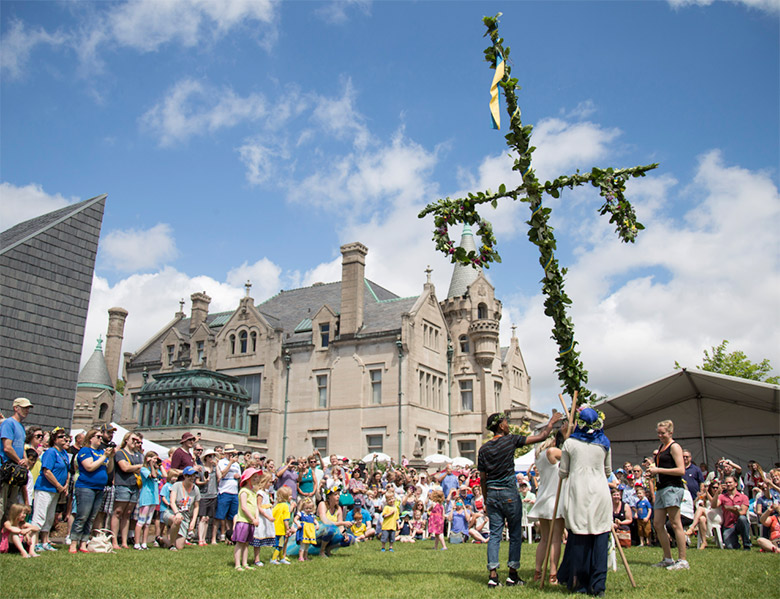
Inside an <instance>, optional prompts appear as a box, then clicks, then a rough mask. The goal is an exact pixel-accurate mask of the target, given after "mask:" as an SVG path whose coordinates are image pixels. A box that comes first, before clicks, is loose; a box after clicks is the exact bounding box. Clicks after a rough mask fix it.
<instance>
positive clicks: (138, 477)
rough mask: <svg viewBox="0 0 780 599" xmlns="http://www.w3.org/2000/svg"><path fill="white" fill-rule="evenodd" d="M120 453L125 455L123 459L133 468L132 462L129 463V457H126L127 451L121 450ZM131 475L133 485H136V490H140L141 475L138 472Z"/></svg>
mask: <svg viewBox="0 0 780 599" xmlns="http://www.w3.org/2000/svg"><path fill="white" fill-rule="evenodd" d="M122 453H123V454H125V459H126V460H127V463H128V464H130V465H131V466H134V465H135V464H133V462H131V461H130V456H129V455H127V451H125V450H124V449H123V450H122ZM133 474H134V475H135V484H136V485H138V488H139V489H140V488H141V485H142V484H143V480H142V479H141V475H140V474H139V473H138V472H133Z"/></svg>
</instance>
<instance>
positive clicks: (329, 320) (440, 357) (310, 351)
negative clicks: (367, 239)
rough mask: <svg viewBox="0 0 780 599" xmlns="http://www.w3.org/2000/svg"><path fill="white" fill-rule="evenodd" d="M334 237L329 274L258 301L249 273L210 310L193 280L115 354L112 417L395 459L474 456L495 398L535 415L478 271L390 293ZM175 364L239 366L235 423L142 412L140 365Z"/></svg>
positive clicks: (302, 449) (215, 438)
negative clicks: (138, 341) (233, 302)
mask: <svg viewBox="0 0 780 599" xmlns="http://www.w3.org/2000/svg"><path fill="white" fill-rule="evenodd" d="M467 235H468V236H469V237H470V235H471V234H470V232H467ZM465 238H466V234H464V240H465ZM341 250H342V256H343V261H342V280H341V281H340V282H336V283H327V284H323V283H317V284H315V285H312V286H311V287H305V288H301V289H293V290H289V291H282V292H280V293H279V294H278V295H276V296H274V297H272V298H270V299H268V300H266V301H265V302H262V303H260V304H256V303H255V300H254V299H253V298H252V297H251V296H250V293H249V292H250V285H249V284H247V293H246V297H244V298H242V299H241V301H240V302H239V305H238V307H237V309H236V310H235V311H231V312H225V313H218V314H209V313H208V305H209V302H210V298H209V297H208V295H206V293H205V292H203V293H195V294H193V295H192V297H191V300H192V316H191V318H185V315H184V313H183V311H181V310H180V311H179V312H178V313H177V314H176V315H175V317H174V319H173V320H172V321H171V322H170V323H168V324H167V325H166V326H165V327H163V329H162V330H161V331H160V332H159V333H158V334H157V335H155V336H154V337H152V338H151V339H150V340H149V341H148V342H147V343H146V344H144V346H143V347H141V348H140V349H139V350H138V351H136V352H135V353H133V354H125V378H126V381H127V385H126V392H125V399H124V403H123V414H122V421H121V424H123V426H128V427H139V418H141V424H140V427H139V430H142V431H143V432H144V435H145V436H146V437H147V438H149V439H150V440H153V441H157V442H170V441H173V440H175V439H178V438H179V436H180V435H181V433H182V432H184V431H185V430H193V431H197V432H201V434H202V436H203V439H204V442H205V443H207V444H214V443H224V442H232V443H234V444H236V445H237V446H241V447H247V448H254V449H257V450H259V451H261V452H264V453H266V454H268V455H269V456H271V457H273V458H275V459H277V461H278V460H280V459H281V458H282V457H283V455H284V454H295V455H300V454H305V453H308V452H311V451H312V449H313V448H318V449H320V451H321V452H322V453H323V454H328V453H337V454H340V455H346V456H350V457H362V456H363V455H365V454H366V453H368V452H370V451H382V452H385V453H388V454H389V455H391V456H392V457H393V458H395V459H396V460H397V459H399V458H400V456H401V455H406V456H407V457H410V458H411V457H412V455H413V453H414V452H415V450H417V453H421V454H422V455H427V454H431V453H444V454H449V455H451V456H452V457H455V456H457V455H463V456H465V457H470V458H472V459H474V458H475V456H476V451H477V448H478V447H479V446H480V445H481V443H482V439H483V437H484V431H485V421H486V418H487V416H488V414H490V413H491V412H494V411H497V410H510V409H512V408H514V409H515V410H519V411H520V412H521V413H523V414H524V415H525V416H527V417H530V418H532V419H533V420H534V421H537V420H539V416H540V415H538V414H536V413H534V412H531V411H530V377H529V376H528V373H527V372H526V368H525V363H524V361H523V357H522V353H521V351H520V348H519V345H518V342H517V338H516V337H515V336H514V335H513V337H512V342H511V345H510V347H508V348H503V349H501V348H500V347H499V345H498V323H499V320H500V318H501V302H499V301H498V300H497V299H496V298H495V294H494V289H493V287H492V285H490V283H489V282H488V281H487V279H485V277H484V275H483V274H482V273H481V272H480V271H478V270H476V269H470V271H471V272H466V273H465V274H464V273H463V272H460V273H459V274H457V272H456V274H453V278H455V277H456V276H457V277H459V279H462V280H461V283H463V280H465V283H464V284H463V285H462V289H463V291H462V295H460V296H453V297H448V298H447V299H445V300H444V301H440V300H439V299H438V298H437V296H436V291H435V288H434V286H433V284H432V283H431V282H430V271H429V273H428V281H427V282H426V283H424V284H423V288H422V293H421V294H420V295H418V296H415V297H409V298H401V297H398V296H397V295H395V294H393V293H391V292H390V291H388V290H386V289H384V288H382V287H381V286H379V285H377V284H376V283H373V282H371V281H369V280H367V279H365V276H364V275H365V273H364V270H365V259H366V255H367V253H368V249H367V248H366V247H365V246H364V245H362V244H360V243H351V244H347V245H345V246H342V248H341ZM464 277H465V278H464ZM451 288H452V286H451ZM456 289H457V286H456ZM448 348H451V350H450V351H448ZM182 369H185V370H189V369H203V370H207V371H212V372H219V373H222V374H226V375H231V376H234V377H237V378H238V380H239V382H240V384H241V385H242V386H243V387H244V388H246V389H247V391H248V392H249V394H250V396H251V400H250V405H249V408H248V415H249V418H248V421H247V423H246V429H245V432H244V434H243V435H240V434H237V433H235V432H232V433H230V434H226V431H225V430H224V429H221V428H220V427H216V426H213V422H211V421H209V422H202V421H195V422H190V423H185V426H180V424H181V423H179V422H176V423H171V422H169V423H168V425H167V426H154V425H150V424H149V421H148V420H144V419H143V414H139V408H138V401H137V398H138V394H139V392H140V391H141V389H142V388H143V386H144V384H145V381H144V376H145V375H146V376H147V381H149V380H152V378H153V376H154V374H156V373H166V372H175V371H177V370H182ZM149 375H151V377H150V376H149Z"/></svg>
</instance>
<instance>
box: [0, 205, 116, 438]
mask: <svg viewBox="0 0 780 599" xmlns="http://www.w3.org/2000/svg"><path fill="white" fill-rule="evenodd" d="M105 201H106V196H105V195H101V196H98V197H95V198H92V199H90V200H85V201H83V202H80V203H78V204H72V205H70V206H67V207H65V208H62V209H60V210H56V211H54V212H50V213H48V214H44V215H43V216H39V217H37V218H34V219H31V220H29V221H26V222H23V223H20V224H18V225H16V226H14V227H12V228H10V229H8V230H6V231H4V232H3V233H2V234H0V364H2V368H0V412H2V413H3V414H4V415H6V416H8V415H9V414H10V413H11V411H12V409H11V404H12V402H13V400H14V399H15V398H16V397H27V398H29V399H30V401H32V403H33V405H34V407H33V409H32V411H31V413H30V415H29V417H28V418H27V420H26V421H25V424H27V425H33V424H37V425H40V426H43V427H46V428H53V427H55V426H67V424H68V423H69V422H70V421H71V415H72V410H73V398H74V396H75V393H76V381H77V378H78V374H79V360H80V358H81V348H82V345H83V342H84V326H85V323H86V319H87V307H88V306H89V296H90V292H91V290H92V277H93V272H94V268H95V257H96V255H97V248H98V239H99V237H100V228H101V225H102V221H103V210H104V208H105Z"/></svg>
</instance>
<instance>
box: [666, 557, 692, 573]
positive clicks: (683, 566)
mask: <svg viewBox="0 0 780 599" xmlns="http://www.w3.org/2000/svg"><path fill="white" fill-rule="evenodd" d="M666 569H667V570H690V569H691V566H690V564H689V563H688V561H687V560H684V559H678V560H677V561H676V562H674V563H673V564H672V565H671V566H667V567H666Z"/></svg>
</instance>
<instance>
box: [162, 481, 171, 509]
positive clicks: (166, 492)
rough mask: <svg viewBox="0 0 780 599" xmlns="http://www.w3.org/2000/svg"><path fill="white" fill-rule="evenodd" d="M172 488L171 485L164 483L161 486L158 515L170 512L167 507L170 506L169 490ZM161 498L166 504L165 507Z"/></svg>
mask: <svg viewBox="0 0 780 599" xmlns="http://www.w3.org/2000/svg"><path fill="white" fill-rule="evenodd" d="M172 488H173V485H172V484H171V483H165V484H164V485H163V486H162V489H160V513H161V514H163V513H165V512H168V511H170V510H171V508H170V507H169V506H170V504H171V489H172ZM163 498H164V499H165V501H167V502H168V504H167V505H166V504H165V503H163V501H162V500H163Z"/></svg>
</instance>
